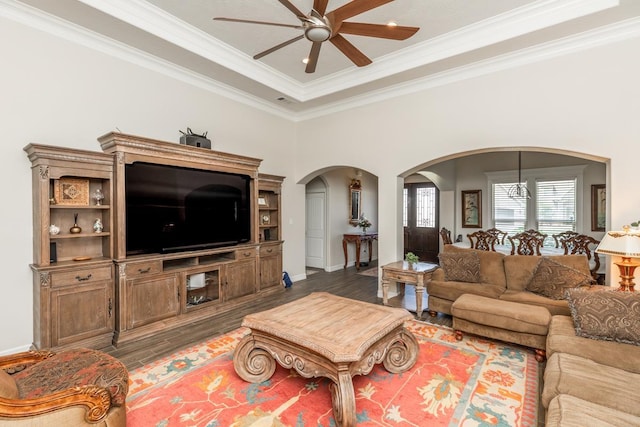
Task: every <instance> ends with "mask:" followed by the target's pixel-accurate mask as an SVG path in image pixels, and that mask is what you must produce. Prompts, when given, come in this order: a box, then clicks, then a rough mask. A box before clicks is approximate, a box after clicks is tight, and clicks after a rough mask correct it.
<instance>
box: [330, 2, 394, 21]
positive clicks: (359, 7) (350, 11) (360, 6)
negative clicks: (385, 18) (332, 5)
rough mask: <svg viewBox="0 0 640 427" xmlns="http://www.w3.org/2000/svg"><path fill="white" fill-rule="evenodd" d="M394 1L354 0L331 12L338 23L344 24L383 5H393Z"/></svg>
mask: <svg viewBox="0 0 640 427" xmlns="http://www.w3.org/2000/svg"><path fill="white" fill-rule="evenodd" d="M392 1H393V0H353V1H350V2H349V3H347V4H345V5H344V6H340V7H339V8H337V9H336V10H334V11H331V12H329V14H331V15H332V16H333V19H334V20H335V21H336V22H342V21H344V20H345V19H349V18H351V17H352V16H356V15H360V14H361V13H364V12H366V11H368V10H371V9H375V8H376V7H379V6H382V5H383V4H387V3H391V2H392Z"/></svg>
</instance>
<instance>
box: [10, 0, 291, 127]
mask: <svg viewBox="0 0 640 427" xmlns="http://www.w3.org/2000/svg"><path fill="white" fill-rule="evenodd" d="M0 16H3V17H5V18H7V19H10V20H12V21H15V22H18V23H20V24H23V25H26V26H29V27H32V28H34V29H36V30H39V31H43V32H45V33H47V34H51V35H54V36H56V37H59V38H61V39H64V40H67V41H70V42H73V43H76V44H78V45H80V46H84V47H87V48H89V49H92V50H96V51H98V52H101V53H104V54H106V55H109V56H112V57H114V58H118V59H121V60H124V61H127V62H129V63H132V64H135V65H138V66H140V67H143V68H146V69H149V70H152V71H155V72H158V73H160V74H163V75H165V76H167V77H170V78H173V79H176V80H179V81H181V82H183V83H187V84H190V85H193V86H196V87H199V88H201V89H203V90H206V91H209V92H212V93H215V94H217V95H220V96H224V97H225V98H228V99H232V100H234V101H237V102H240V103H243V104H245V105H248V106H250V107H253V108H256V109H258V110H261V111H265V112H267V113H270V114H273V115H276V116H279V117H281V118H285V119H290V118H291V112H290V111H289V110H287V109H285V108H282V107H280V106H278V105H274V104H273V103H271V102H267V101H265V100H263V99H261V98H259V97H256V96H252V95H249V94H247V93H245V92H242V91H240V90H238V89H236V88H234V87H231V86H229V85H225V84H222V83H220V82H218V81H216V80H213V79H211V78H209V77H205V76H203V75H201V74H198V73H195V72H193V71H190V70H187V69H186V68H183V67H180V66H178V65H176V64H174V63H172V62H169V61H166V60H163V59H160V58H158V57H156V56H153V55H151V54H148V53H146V52H144V51H141V50H139V49H135V48H132V47H131V46H128V45H125V44H124V43H120V42H118V41H115V40H113V39H111V38H108V37H105V36H103V35H101V34H98V33H95V32H93V31H89V30H87V29H86V28H84V27H81V26H79V25H76V24H73V23H71V22H69V21H65V20H63V19H60V18H58V17H56V16H53V15H50V14H48V13H46V12H43V11H41V10H39V9H37V8H34V7H31V6H28V5H26V4H24V3H19V2H16V1H11V0H0Z"/></svg>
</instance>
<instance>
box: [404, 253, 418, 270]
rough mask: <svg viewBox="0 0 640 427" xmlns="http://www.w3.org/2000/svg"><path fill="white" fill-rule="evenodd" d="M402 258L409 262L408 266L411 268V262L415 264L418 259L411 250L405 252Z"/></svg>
mask: <svg viewBox="0 0 640 427" xmlns="http://www.w3.org/2000/svg"><path fill="white" fill-rule="evenodd" d="M404 260H405V261H406V262H407V263H408V264H409V268H413V264H416V263H417V262H418V261H419V258H418V255H416V254H414V253H413V252H407V254H406V255H405V256H404Z"/></svg>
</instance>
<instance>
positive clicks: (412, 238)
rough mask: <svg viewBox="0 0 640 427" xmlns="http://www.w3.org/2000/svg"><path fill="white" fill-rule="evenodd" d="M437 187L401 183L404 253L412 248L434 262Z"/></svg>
mask: <svg viewBox="0 0 640 427" xmlns="http://www.w3.org/2000/svg"><path fill="white" fill-rule="evenodd" d="M439 199H440V195H439V191H438V189H437V188H436V186H435V185H434V184H433V183H430V182H422V183H415V184H405V186H404V211H403V222H404V253H405V254H406V253H407V252H413V253H414V254H416V255H417V256H418V258H420V261H425V262H434V263H436V262H438V251H439V248H440V242H439V240H438V239H439V237H440V236H439V234H438V224H439V218H438V206H439Z"/></svg>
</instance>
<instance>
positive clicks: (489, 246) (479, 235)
mask: <svg viewBox="0 0 640 427" xmlns="http://www.w3.org/2000/svg"><path fill="white" fill-rule="evenodd" d="M467 237H468V238H469V242H471V248H473V249H479V250H482V251H494V252H495V250H496V249H495V244H496V236H494V235H493V234H490V233H487V232H486V231H483V230H478V231H475V232H473V233H471V234H467Z"/></svg>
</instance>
